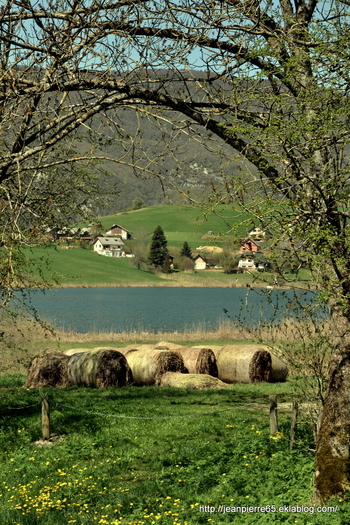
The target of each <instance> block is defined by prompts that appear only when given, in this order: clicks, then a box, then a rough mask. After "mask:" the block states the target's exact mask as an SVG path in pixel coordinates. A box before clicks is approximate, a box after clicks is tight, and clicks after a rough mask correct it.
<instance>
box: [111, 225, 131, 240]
mask: <svg viewBox="0 0 350 525" xmlns="http://www.w3.org/2000/svg"><path fill="white" fill-rule="evenodd" d="M110 235H116V236H118V237H121V238H122V239H124V240H125V241H127V240H128V239H131V234H130V232H129V230H127V229H126V228H124V227H123V226H120V225H119V224H113V226H111V227H110V228H109V229H108V230H107V231H106V233H105V236H106V237H108V236H110Z"/></svg>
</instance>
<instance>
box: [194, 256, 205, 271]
mask: <svg viewBox="0 0 350 525" xmlns="http://www.w3.org/2000/svg"><path fill="white" fill-rule="evenodd" d="M193 260H194V269H195V270H205V269H206V267H207V261H206V260H205V259H204V257H202V255H196V256H195V257H194V258H193Z"/></svg>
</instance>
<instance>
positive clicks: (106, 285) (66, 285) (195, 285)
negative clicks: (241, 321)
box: [50, 282, 316, 291]
mask: <svg viewBox="0 0 350 525" xmlns="http://www.w3.org/2000/svg"><path fill="white" fill-rule="evenodd" d="M268 287H269V288H268ZM60 288H233V289H237V288H261V289H266V288H268V289H270V290H272V289H273V290H310V291H311V290H312V291H314V290H316V288H313V287H311V286H307V285H305V286H300V285H298V286H287V285H285V286H283V285H273V286H271V285H268V284H264V283H257V284H254V283H251V284H246V285H244V284H236V283H232V284H224V283H222V284H220V283H205V284H203V283H181V284H179V283H177V282H174V283H169V282H168V283H166V284H165V283H159V284H158V283H157V284H156V283H154V284H137V283H136V284H111V283H100V284H74V283H64V284H62V285H59V286H53V287H52V288H50V289H52V290H55V289H60Z"/></svg>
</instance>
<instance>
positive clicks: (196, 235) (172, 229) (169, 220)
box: [98, 205, 252, 250]
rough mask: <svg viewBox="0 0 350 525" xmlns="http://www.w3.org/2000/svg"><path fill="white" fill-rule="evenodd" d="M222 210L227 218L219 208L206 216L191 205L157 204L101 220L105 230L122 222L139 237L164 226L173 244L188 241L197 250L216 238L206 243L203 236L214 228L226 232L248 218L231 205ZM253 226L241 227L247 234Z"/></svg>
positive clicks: (167, 236)
mask: <svg viewBox="0 0 350 525" xmlns="http://www.w3.org/2000/svg"><path fill="white" fill-rule="evenodd" d="M221 212H222V215H223V216H224V217H225V218H221V217H220V216H219V211H218V213H217V214H210V215H209V216H207V217H206V216H205V215H204V212H201V210H199V209H197V208H191V207H189V206H175V205H173V206H153V207H150V208H142V209H141V210H135V211H129V212H121V213H117V214H114V215H107V216H105V217H100V218H99V219H98V220H99V221H100V222H101V224H102V226H103V228H105V229H107V228H109V227H110V226H112V225H113V224H120V225H121V226H123V227H124V228H126V229H127V230H129V231H131V233H133V234H134V235H135V236H136V237H137V236H140V235H145V230H147V231H148V232H149V233H150V234H152V233H153V231H154V230H155V229H156V227H157V226H161V227H162V228H163V230H164V233H165V236H166V238H167V240H168V244H169V245H170V246H177V247H181V246H182V245H183V243H184V242H185V241H187V242H188V243H189V244H190V245H191V248H192V250H195V249H196V248H197V247H198V246H201V245H206V244H209V243H212V242H213V241H215V239H213V238H212V239H210V240H208V239H206V240H205V242H204V240H203V239H201V237H202V236H203V235H207V234H208V232H210V231H211V232H213V233H214V234H215V235H224V234H226V233H227V232H228V231H229V230H230V229H231V228H232V225H234V224H236V223H237V222H238V221H242V220H243V219H244V218H245V216H244V215H240V216H239V217H238V214H237V213H235V212H234V211H233V210H232V209H231V208H228V209H221V210H220V213H221ZM250 227H252V226H250ZM250 227H245V226H243V227H240V228H239V231H240V233H241V234H242V235H243V236H244V235H245V234H246V232H247V230H248V229H249V228H250ZM228 239H229V236H225V240H228ZM221 242H222V239H219V243H221ZM214 244H215V243H214Z"/></svg>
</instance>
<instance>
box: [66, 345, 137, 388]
mask: <svg viewBox="0 0 350 525" xmlns="http://www.w3.org/2000/svg"><path fill="white" fill-rule="evenodd" d="M68 378H69V381H70V383H71V384H73V385H82V386H87V387H97V388H106V387H108V386H114V387H122V386H127V385H129V384H131V383H132V372H131V370H130V367H129V365H128V363H127V361H126V358H125V357H124V355H123V354H122V353H121V352H118V351H117V350H106V349H105V348H102V349H99V348H94V349H93V350H89V351H88V352H81V353H78V354H74V355H73V356H72V357H71V358H70V359H69V362H68Z"/></svg>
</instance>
